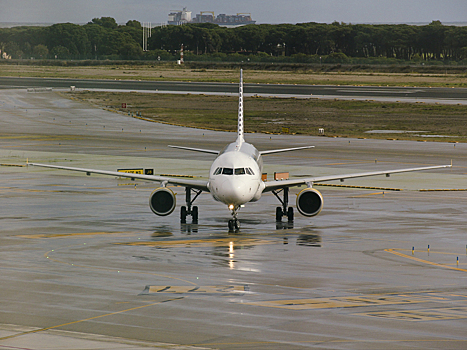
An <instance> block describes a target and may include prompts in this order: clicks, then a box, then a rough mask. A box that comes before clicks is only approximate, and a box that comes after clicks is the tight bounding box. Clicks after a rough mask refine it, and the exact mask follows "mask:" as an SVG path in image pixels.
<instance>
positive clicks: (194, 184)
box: [28, 163, 209, 192]
mask: <svg viewBox="0 0 467 350" xmlns="http://www.w3.org/2000/svg"><path fill="white" fill-rule="evenodd" d="M28 165H32V166H39V167H43V168H54V169H63V170H71V171H80V172H83V173H86V175H91V174H101V175H110V176H118V177H126V178H131V179H140V180H146V181H155V182H161V183H162V182H166V183H167V184H172V185H175V186H183V187H191V188H195V189H198V190H202V191H205V192H209V188H208V183H207V181H204V180H193V179H183V178H176V177H170V176H157V175H142V174H130V173H122V172H118V171H108V170H96V169H85V168H74V167H68V166H61V165H50V164H39V163H28Z"/></svg>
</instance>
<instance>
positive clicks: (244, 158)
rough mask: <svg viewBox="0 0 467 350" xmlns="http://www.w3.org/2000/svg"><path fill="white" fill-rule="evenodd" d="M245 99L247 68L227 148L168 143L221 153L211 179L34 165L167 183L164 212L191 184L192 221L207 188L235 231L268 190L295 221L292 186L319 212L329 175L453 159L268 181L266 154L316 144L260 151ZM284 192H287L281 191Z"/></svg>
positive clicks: (161, 193) (302, 205) (158, 198)
mask: <svg viewBox="0 0 467 350" xmlns="http://www.w3.org/2000/svg"><path fill="white" fill-rule="evenodd" d="M243 107H244V105H243V70H241V71H240V83H239V105H238V125H237V139H236V141H235V142H232V143H230V144H228V145H227V146H226V147H225V148H224V149H223V150H221V151H218V150H210V149H201V148H192V147H184V146H175V145H168V147H171V148H177V149H182V150H188V151H195V152H202V153H208V154H213V155H215V156H216V158H215V160H214V161H213V163H212V165H211V169H210V171H209V178H208V180H207V181H206V180H196V179H183V178H174V177H169V176H157V175H142V174H128V173H121V172H116V171H107V170H96V169H85V168H74V167H67V166H59V165H50V164H38V163H29V164H28V165H33V166H39V167H46V168H54V169H63V170H71V171H80V172H85V173H86V174H87V175H91V174H102V175H110V176H117V177H127V178H132V179H141V180H147V181H155V182H159V183H160V184H161V186H160V187H159V188H157V189H156V190H154V191H153V192H152V194H151V195H150V197H149V207H150V209H151V210H152V211H153V212H154V213H155V214H156V215H159V216H166V215H169V214H171V213H172V212H173V211H174V210H175V207H176V198H175V194H174V192H173V191H172V190H171V189H170V188H168V187H167V186H168V185H174V186H181V187H185V202H186V205H184V206H182V207H181V209H180V221H181V223H186V220H187V216H191V219H192V223H194V224H197V223H198V207H197V206H194V205H193V203H194V201H195V200H196V199H197V198H198V196H199V195H200V194H201V193H202V192H208V193H210V194H211V195H212V197H213V198H214V199H215V200H216V201H219V202H221V203H223V204H225V205H227V208H228V209H229V210H230V212H231V215H232V219H230V220H229V221H228V228H229V231H231V232H232V231H233V232H236V231H238V230H239V227H240V225H239V220H238V211H239V209H240V208H241V207H243V206H244V205H245V204H247V203H249V202H255V201H258V200H259V199H260V198H261V196H262V194H263V193H265V192H272V193H273V194H274V195H275V196H276V197H277V199H278V200H279V202H280V204H281V206H278V207H276V221H277V222H280V221H282V218H283V217H284V216H286V217H287V220H288V221H289V222H293V220H294V210H293V208H292V207H289V188H290V187H298V186H303V185H305V186H306V187H305V188H304V189H302V190H301V191H300V192H299V193H298V194H297V198H296V208H297V210H298V211H299V212H300V214H302V215H304V216H307V217H313V216H316V215H318V214H319V213H320V212H321V209H322V208H323V203H324V201H323V197H322V195H321V193H320V192H319V191H318V190H316V189H315V188H313V184H315V183H320V182H323V181H332V180H340V181H344V179H351V178H358V177H366V176H376V175H386V177H389V176H390V174H396V173H403V172H412V171H422V170H431V169H440V168H450V167H452V164H451V165H439V166H428V167H418V168H408V169H396V170H385V171H373V172H362V173H355V174H343V175H325V176H315V177H307V178H297V179H287V180H274V181H263V180H262V169H263V159H262V156H265V155H270V154H274V153H280V152H290V151H295V150H303V149H311V148H313V147H314V146H301V147H293V148H285V149H274V150H267V151H258V150H257V149H256V148H255V147H254V146H253V145H252V144H250V143H247V142H246V141H245V138H244V115H243V114H244V108H243ZM280 194H282V198H281V196H280Z"/></svg>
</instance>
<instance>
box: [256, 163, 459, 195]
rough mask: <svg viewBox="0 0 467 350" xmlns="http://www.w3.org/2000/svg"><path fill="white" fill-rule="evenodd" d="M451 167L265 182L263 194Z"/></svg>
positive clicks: (437, 166) (443, 166) (442, 166)
mask: <svg viewBox="0 0 467 350" xmlns="http://www.w3.org/2000/svg"><path fill="white" fill-rule="evenodd" d="M451 167H452V165H436V166H428V167H421V168H408V169H397V170H386V171H371V172H366V173H355V174H342V175H325V176H316V177H308V178H301V179H290V180H278V181H267V182H265V183H264V184H265V185H266V186H265V188H264V190H263V192H268V191H274V190H277V189H280V188H284V187H293V186H301V185H305V184H313V183H317V182H323V181H332V180H341V181H344V179H353V178H357V177H366V176H377V175H386V176H387V177H389V175H390V174H397V173H406V172H411V171H422V170H431V169H441V168H451Z"/></svg>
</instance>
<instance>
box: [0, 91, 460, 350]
mask: <svg viewBox="0 0 467 350" xmlns="http://www.w3.org/2000/svg"><path fill="white" fill-rule="evenodd" d="M245 109H247V106H245ZM234 138H235V134H234V133H221V132H214V131H207V130H198V129H185V128H180V127H175V126H170V125H162V124H156V123H149V122H145V121H142V120H138V119H133V118H130V117H128V116H126V115H123V114H115V113H111V112H107V111H102V110H97V109H94V108H92V107H91V106H89V105H87V104H84V103H81V102H77V101H70V100H66V99H63V98H61V97H60V96H59V95H57V94H55V93H53V92H44V93H27V92H26V91H25V90H4V91H2V93H1V95H0V163H1V164H2V166H0V178H1V183H0V203H1V204H0V208H1V217H0V224H1V226H0V245H1V248H2V249H1V250H0V261H1V265H0V272H1V284H0V305H1V307H0V348H5V349H8V348H22V349H120V348H121V349H139V348H142V349H143V348H172V347H173V348H180V349H184V348H192V347H193V348H208V349H259V348H262V349H304V348H318V349H394V348H398V349H409V348H410V349H421V348H423V349H438V348H443V349H445V348H449V349H465V348H466V347H467V335H466V332H465V330H466V329H467V292H466V283H467V280H466V277H467V236H466V227H467V216H466V215H465V214H466V212H467V191H462V190H466V189H467V181H466V175H467V161H466V155H467V145H466V144H453V143H448V142H446V143H432V142H408V141H390V140H356V139H332V138H326V137H305V136H291V135H261V134H247V135H246V138H247V141H248V142H251V143H253V144H255V146H256V147H257V148H258V149H260V150H265V149H271V148H283V147H291V146H303V145H309V144H312V145H315V146H316V148H315V149H312V150H305V151H298V152H293V153H283V154H277V155H271V156H266V157H265V159H264V161H265V171H267V172H268V174H269V178H270V179H272V174H273V172H274V171H289V172H290V174H291V176H303V175H310V174H312V175H320V174H332V173H347V172H356V171H370V170H376V169H378V170H380V169H397V168H404V167H413V166H424V165H427V166H428V165H441V164H449V163H450V161H451V159H452V160H453V164H454V168H453V169H452V170H439V171H430V172H424V173H411V174H401V175H393V176H391V177H390V178H385V177H375V178H367V179H355V180H348V181H347V180H346V181H345V182H344V183H343V184H342V183H339V182H334V183H333V184H337V185H349V186H358V188H357V187H330V186H319V187H317V189H319V190H320V191H321V192H322V194H323V197H324V201H325V203H324V208H323V211H322V212H321V214H320V215H319V216H317V217H314V218H311V219H310V218H305V217H303V216H300V214H298V213H297V214H296V218H295V221H294V223H293V225H289V224H288V223H285V222H284V223H282V224H277V223H276V222H275V207H276V206H277V205H278V201H277V199H276V198H275V197H274V196H273V195H271V194H266V195H264V196H263V198H262V199H261V200H260V201H259V202H256V203H251V204H249V205H247V206H246V207H245V208H243V209H242V210H241V212H240V215H239V218H240V221H241V229H240V231H239V232H238V233H234V234H233V233H229V232H228V229H227V220H228V219H229V218H230V214H229V211H228V210H227V208H225V207H224V206H223V205H221V204H219V203H217V202H215V201H214V200H213V199H212V198H211V196H210V195H209V194H202V195H201V196H200V197H199V199H198V200H197V202H196V204H197V205H198V206H199V210H200V218H199V224H197V225H194V224H180V222H179V217H178V215H179V208H180V205H181V203H182V202H183V199H184V192H183V189H182V188H174V191H175V192H176V193H177V200H178V203H177V209H176V210H175V212H174V213H173V214H172V215H170V216H167V217H158V216H155V215H154V214H153V213H152V212H151V210H150V209H149V206H148V200H149V195H150V194H151V192H152V191H153V190H154V189H155V188H156V187H157V184H155V183H145V182H134V181H128V180H121V179H116V178H113V177H105V176H97V175H96V176H94V175H93V176H85V175H83V174H78V173H70V172H66V171H56V170H50V169H42V168H35V167H26V166H24V165H25V164H26V160H27V159H28V160H29V161H30V162H38V163H52V164H61V165H71V166H76V167H89V168H98V169H108V170H116V169H119V168H145V169H146V168H151V169H154V173H155V174H188V175H192V176H196V177H200V178H202V177H204V176H206V175H207V171H208V170H209V165H210V163H211V161H212V160H213V157H212V156H210V155H206V154H198V153H192V152H185V151H183V150H175V149H171V148H168V147H166V145H167V144H175V145H185V146H194V147H199V148H209V149H217V148H219V149H220V148H222V147H223V146H224V145H225V144H226V143H227V142H230V141H231V140H233V139H234ZM360 187H367V188H360ZM369 187H373V189H370V188H369ZM396 189H397V190H399V191H395V190H396ZM422 189H423V190H430V191H420V190H422ZM447 189H449V190H450V191H446V190H447ZM434 190H436V191H434ZM441 190H443V191H441ZM454 190H455V191H454ZM297 191H298V189H294V190H292V193H297ZM293 197H294V196H293V195H292V197H291V198H293Z"/></svg>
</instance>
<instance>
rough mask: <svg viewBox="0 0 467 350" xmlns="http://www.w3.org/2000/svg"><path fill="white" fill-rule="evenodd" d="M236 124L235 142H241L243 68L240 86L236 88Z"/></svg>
mask: <svg viewBox="0 0 467 350" xmlns="http://www.w3.org/2000/svg"><path fill="white" fill-rule="evenodd" d="M238 100H239V101H238V126H237V130H238V131H237V133H238V136H237V143H238V144H241V143H242V142H243V141H244V139H243V125H244V123H243V69H241V70H240V86H239V90H238Z"/></svg>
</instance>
